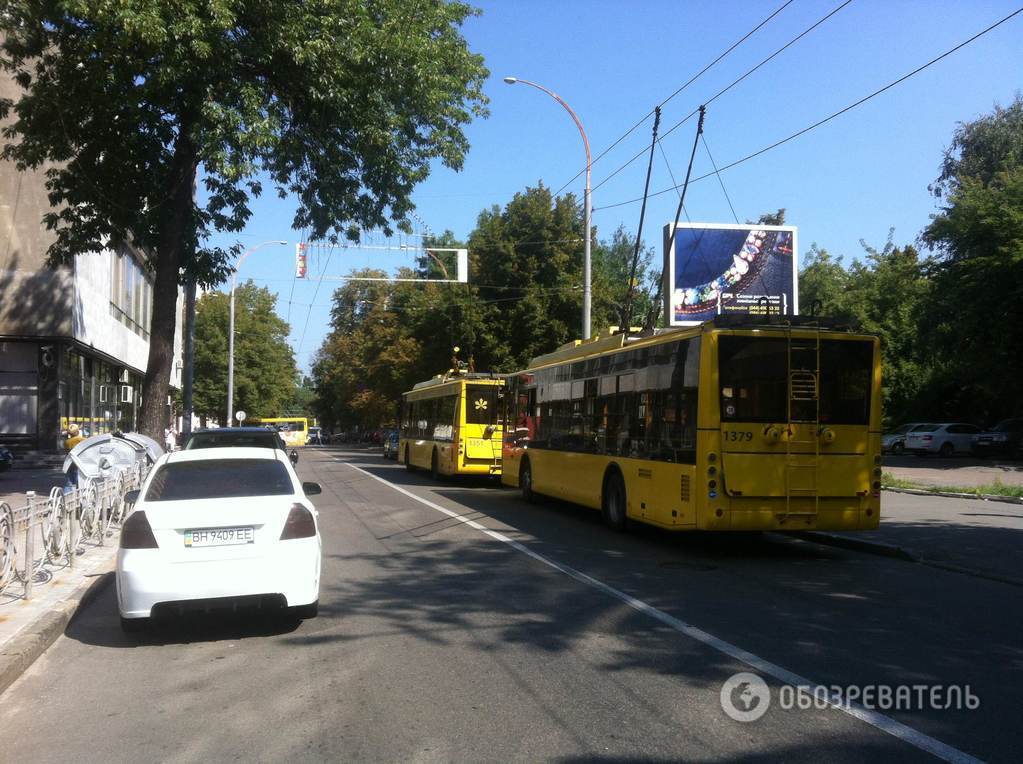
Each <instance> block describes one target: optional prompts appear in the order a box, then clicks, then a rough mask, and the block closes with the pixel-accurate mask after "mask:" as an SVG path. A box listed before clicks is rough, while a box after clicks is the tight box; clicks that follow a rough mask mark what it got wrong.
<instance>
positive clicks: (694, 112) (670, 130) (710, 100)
mask: <svg viewBox="0 0 1023 764" xmlns="http://www.w3.org/2000/svg"><path fill="white" fill-rule="evenodd" d="M852 1H853V0H845V2H843V3H841V4H840V5H838V6H836V7H835V8H833V9H832V10H831V11H829V12H828V13H826V14H825V15H824V16H821V18H819V19H817V21H815V22H814V23H813V24H811V25H810V26H808V27H807V28H806V29H804V30H803V31H802V32H800V33H799V34H797V35H796V36H795V37H793V38H792V39H791V40H789V41H788V42H787V43H785V44H784V45H782V46H781V47H780V48H778V49H777V50H776V51H774V53H772V54H771V55H769V56H768V57H767V58H765V59H762V60H761V61H760V63H758V64H757V65H756V66H754V67H752V68H751V69H747V70H746V72H744V73H743V74H742V75H741V76H740V77H738V78H737V79H735V80H733V81H732V82H731V83H729V84H728V85H726V86H725V87H723V88H721V90H719V91H718V92H716V93H715V94H714V95H712V96H711V97H710V98H708V99H707V100H706V101H704V102H703V104H702V105H701V106H710V105H711V104H712V103H714V101H716V100H717V99H718V98H720V97H721V96H723V95H724V94H725V93H727V92H728V91H729V90H731V89H732V88H734V87H735V86H736V85H738V84H739V83H740V82H742V81H743V80H745V79H746V78H747V77H749V76H750V75H751V74H753V73H754V72H756V71H757V70H758V69H760V68H761V67H762V66H764V65H765V64H767V63H768V62H770V61H771V60H772V59H774V58H776V57H777V56H779V55H780V54H781V53H783V52H784V51H786V50H787V49H788V48H790V47H792V46H793V45H795V44H796V43H797V42H799V41H800V40H801V39H803V38H804V37H806V35H808V34H810V32H812V31H813V30H814V29H816V28H817V27H819V26H820V25H821V24H823V23H824V22H825V21H827V20H828V19H830V18H831V17H832V16H834V15H835V14H836V13H838V12H839V11H841V10H842V9H843V8H845V7H846V6H847V5H849V4H850V3H851V2H852ZM699 113H700V107H697V108H695V109H693V110H692V111H691V112H689V113H688V114H687V115H686V116H684V117H683V118H682V119H680V120H679V121H678V122H676V123H675V124H674V125H672V126H671V127H670V128H668V129H667V130H665V131H664V134H663V135H662V136H661V137H660V138H658V141H663V140H664V139H665V138H667V137H668V136H669V135H671V134H672V133H673V132H675V131H676V130H678V129H679V128H680V127H682V125H684V124H685V123H686V122H688V121H689V120H690V119H692V118H693V117H695V116H696V115H697V114H699ZM645 153H646V150H645V149H644V150H643V151H640V152H639V153H637V154H636V155H635V156H633V157H632V158H631V159H629V160H628V161H627V162H625V163H624V164H622V165H621V166H620V167H618V168H617V169H615V170H614V172H612V173H611V174H610V175H608V176H607V177H605V178H604V179H603V180H602V181H600V182H599V183H598V184H597V185H595V186H594V187H593V189H592V190H593V191H596V190H597V189H598V188H600V187H601V186H603V185H604V184H605V183H607V182H608V181H609V180H611V178H613V177H615V176H616V175H617V174H618V173H620V172H621V171H622V170H624V169H625V168H626V167H628V166H629V165H631V164H632V163H633V162H635V161H636V160H637V159H639V158H640V157H641V156H643V154H645Z"/></svg>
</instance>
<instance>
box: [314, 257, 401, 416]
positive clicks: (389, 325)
mask: <svg viewBox="0 0 1023 764" xmlns="http://www.w3.org/2000/svg"><path fill="white" fill-rule="evenodd" d="M350 275H351V276H352V277H354V278H356V279H357V278H386V277H387V274H386V273H385V272H384V271H379V270H372V269H363V270H359V271H353V272H352V273H351V274H350ZM402 275H406V274H402ZM407 275H412V274H411V273H409V274H407ZM413 286H415V285H413ZM396 287H397V285H396V284H393V283H389V282H379V281H357V280H352V281H349V282H348V283H347V284H345V285H344V286H342V287H341V288H339V289H338V290H337V291H336V292H335V293H334V305H333V308H332V314H331V320H332V326H333V330H332V331H331V333H330V334H328V335H327V337H326V339H324V342H323V344H322V345H321V347H320V349H319V350H318V351H317V354H316V358H315V360H314V362H313V382H314V385H315V387H316V400H315V402H314V408H315V410H316V413H317V416H318V417H319V418H320V420H321V421H322V423H323V424H324V425H326V426H328V427H337V426H343V427H350V426H352V425H358V426H360V427H363V428H370V429H372V428H375V427H379V426H380V425H381V424H382V423H385V422H389V421H393V420H394V419H395V418H396V415H397V407H398V401H399V400H400V398H401V393H402V392H404V391H405V390H407V389H408V388H409V387H410V386H411V383H412V380H410V372H411V370H412V369H414V368H416V366H417V363H418V359H419V356H420V350H421V347H420V344H419V342H418V340H416V339H415V338H414V337H412V336H411V334H410V332H409V329H408V326H407V324H406V322H405V321H404V320H403V318H402V313H401V312H400V311H399V310H396V309H395V307H396V305H395V302H394V294H395V292H396ZM416 381H418V380H416Z"/></svg>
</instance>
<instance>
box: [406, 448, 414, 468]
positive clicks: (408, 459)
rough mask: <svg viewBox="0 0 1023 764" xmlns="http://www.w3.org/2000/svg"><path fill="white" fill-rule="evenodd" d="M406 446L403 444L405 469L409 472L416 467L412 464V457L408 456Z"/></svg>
mask: <svg viewBox="0 0 1023 764" xmlns="http://www.w3.org/2000/svg"><path fill="white" fill-rule="evenodd" d="M410 457H411V454H409V448H408V446H405V469H406V470H408V471H409V472H415V470H416V468H415V467H413V466H412V459H411V458H410Z"/></svg>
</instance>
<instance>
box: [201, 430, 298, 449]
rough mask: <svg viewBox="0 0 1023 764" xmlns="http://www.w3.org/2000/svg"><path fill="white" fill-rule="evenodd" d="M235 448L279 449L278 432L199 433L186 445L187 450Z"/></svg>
mask: <svg viewBox="0 0 1023 764" xmlns="http://www.w3.org/2000/svg"><path fill="white" fill-rule="evenodd" d="M235 446H241V447H245V446H248V447H253V448H279V447H280V446H279V440H278V436H277V433H276V432H271V431H270V430H262V431H253V432H197V433H195V435H193V436H192V437H191V438H189V439H188V442H187V443H186V444H185V449H186V450H188V449H193V448H232V447H235Z"/></svg>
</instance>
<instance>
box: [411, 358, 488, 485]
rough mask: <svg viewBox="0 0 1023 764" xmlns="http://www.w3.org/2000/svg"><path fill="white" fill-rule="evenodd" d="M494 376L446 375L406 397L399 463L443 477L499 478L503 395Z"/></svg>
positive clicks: (421, 386) (471, 374) (415, 388)
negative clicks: (483, 476)
mask: <svg viewBox="0 0 1023 764" xmlns="http://www.w3.org/2000/svg"><path fill="white" fill-rule="evenodd" d="M503 385H504V380H503V378H501V377H496V376H494V375H491V374H481V373H475V372H466V373H462V374H458V375H454V374H445V375H441V376H437V377H434V378H433V379H431V380H428V381H426V382H420V383H419V384H417V385H415V386H414V387H413V388H412V389H411V390H410V391H409V392H407V393H404V394H403V395H402V414H401V431H400V432H399V435H398V459H399V460H400V461H401V462H403V463H404V464H405V466H406V467H407V468H408V469H414V468H416V467H419V468H422V469H428V470H430V472H431V473H432V474H433V476H434V478H437V477H439V476H441V475H493V476H498V475H500V474H501V441H502V432H503V430H502V425H501V414H502V412H503V405H502V402H501V399H500V398H501V389H502V387H503Z"/></svg>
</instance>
